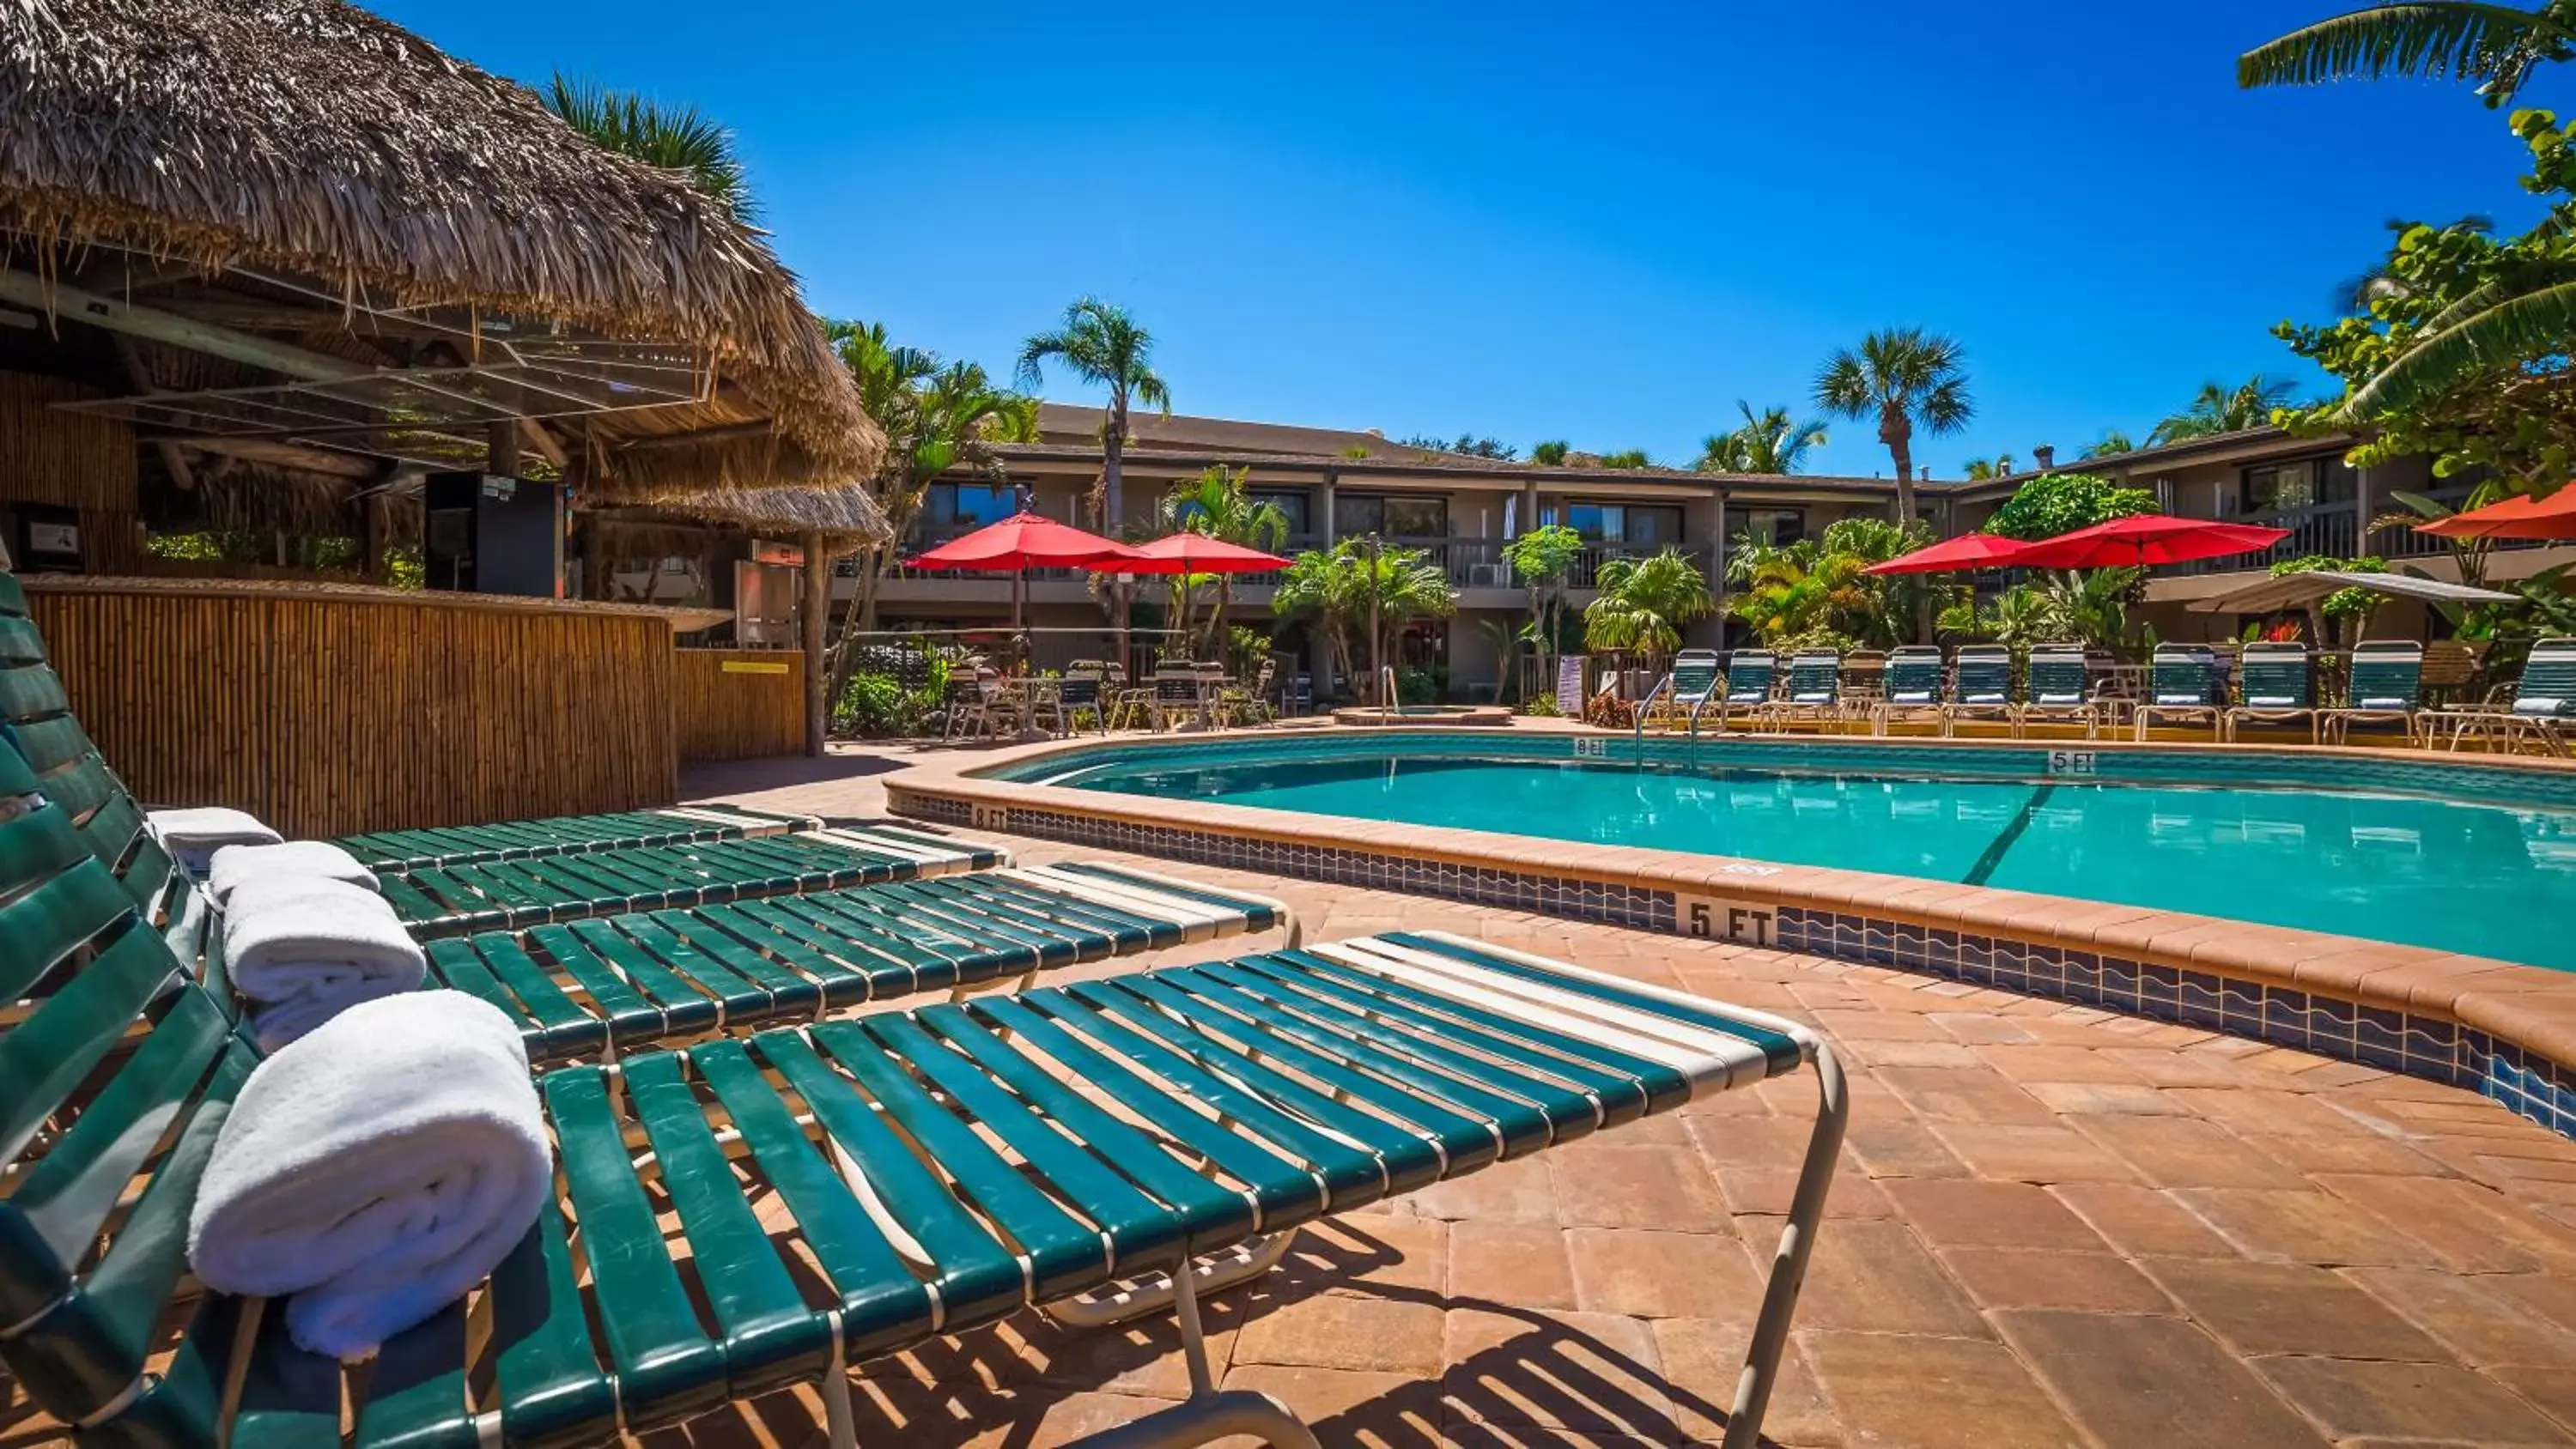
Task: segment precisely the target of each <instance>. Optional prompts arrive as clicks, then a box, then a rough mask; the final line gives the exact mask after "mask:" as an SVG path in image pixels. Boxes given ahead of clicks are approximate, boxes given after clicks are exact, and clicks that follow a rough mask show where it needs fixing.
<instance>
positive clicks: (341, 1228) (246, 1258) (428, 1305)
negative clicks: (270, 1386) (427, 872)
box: [188, 991, 554, 1359]
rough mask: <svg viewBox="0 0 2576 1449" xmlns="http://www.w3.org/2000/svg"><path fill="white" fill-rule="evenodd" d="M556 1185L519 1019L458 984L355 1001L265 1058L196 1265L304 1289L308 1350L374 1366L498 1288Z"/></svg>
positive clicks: (209, 1194)
mask: <svg viewBox="0 0 2576 1449" xmlns="http://www.w3.org/2000/svg"><path fill="white" fill-rule="evenodd" d="M553 1190H554V1167H553V1158H552V1155H551V1153H550V1152H549V1150H548V1148H547V1146H546V1124H545V1112H544V1110H543V1108H541V1107H540V1106H539V1105H538V1102H537V1092H536V1087H535V1085H534V1084H533V1083H532V1082H531V1081H530V1079H529V1076H528V1054H527V1051H526V1049H525V1048H524V1047H523V1046H521V1044H520V1041H519V1030H518V1028H517V1027H515V1026H512V1025H511V1024H510V1019H509V1018H508V1017H506V1016H504V1015H502V1014H501V1012H500V1011H499V1010H498V1009H496V1008H494V1007H492V1006H490V1005H489V1004H487V1003H485V1002H481V1001H478V1000H476V999H474V998H473V997H471V996H468V995H466V994H464V993H463V992H459V991H421V992H414V993H412V994H410V995H407V996H403V997H400V998H398V999H394V1000H387V1001H373V1002H368V1003H365V1004H363V1005H360V1006H356V1007H352V1008H351V1009H349V1010H348V1011H346V1012H344V1013H342V1014H341V1015H340V1016H339V1017H338V1018H336V1019H335V1020H333V1021H332V1022H330V1023H329V1024H328V1025H326V1026H324V1027H323V1028H321V1029H320V1030H318V1031H316V1032H314V1033H313V1034H312V1035H310V1036H308V1037H305V1038H304V1039H303V1040H302V1041H299V1042H296V1043H294V1044H293V1045H291V1046H288V1047H286V1048H284V1049H282V1050H280V1051H279V1052H278V1053H277V1054H276V1055H274V1056H271V1057H270V1058H268V1059H267V1060H266V1061H264V1062H262V1063H260V1065H259V1067H258V1069H257V1070H255V1071H253V1072H252V1073H251V1075H250V1080H249V1081H248V1082H246V1083H244V1084H243V1085H242V1089H241V1095H240V1096H239V1097H237V1098H235V1099H234V1102H233V1105H232V1110H231V1112H230V1113H229V1114H228V1115H226V1117H225V1118H224V1125H223V1130H222V1131H221V1132H219V1133H217V1134H216V1137H215V1150H214V1153H213V1155H212V1156H211V1157H210V1158H209V1159H208V1161H207V1163H206V1171H205V1176H204V1177H203V1178H202V1179H201V1180H200V1181H199V1182H198V1184H197V1201H196V1207H195V1210H194V1211H193V1212H192V1214H191V1215H190V1217H189V1220H188V1261H189V1263H190V1264H191V1265H192V1266H193V1267H194V1268H195V1269H196V1271H197V1276H198V1277H200V1278H202V1279H204V1280H205V1282H206V1284H207V1286H209V1287H211V1288H214V1289H216V1290H217V1291H219V1292H224V1293H235V1294H245V1295H250V1294H257V1295H264V1296H270V1297H276V1296H281V1295H292V1296H291V1297H289V1298H288V1300H287V1304H286V1328H287V1332H288V1334H289V1335H290V1336H291V1337H293V1338H294V1340H295V1342H296V1343H297V1345H298V1346H300V1347H302V1348H304V1349H305V1350H307V1351H309V1352H312V1353H320V1354H328V1355H330V1356H332V1357H334V1358H339V1359H360V1358H366V1357H368V1356H370V1355H372V1354H373V1353H374V1352H375V1351H376V1349H377V1348H378V1347H379V1346H380V1345H382V1344H383V1343H384V1341H385V1340H386V1339H388V1338H391V1337H392V1336H393V1335H395V1334H397V1333H400V1332H402V1331H403V1330H404V1329H406V1328H409V1327H411V1326H412V1325H414V1324H416V1323H419V1322H421V1321H423V1320H425V1319H427V1318H429V1317H430V1316H431V1315H433V1314H435V1313H437V1312H438V1311H439V1310H440V1309H442V1308H444V1307H446V1306H447V1305H448V1304H450V1303H453V1302H455V1301H456V1300H457V1299H458V1298H460V1297H462V1296H463V1295H464V1294H465V1293H466V1291H467V1290H469V1289H471V1288H472V1287H473V1286H474V1285H475V1284H477V1283H480V1282H482V1281H483V1280H484V1279H485V1278H487V1277H490V1276H491V1273H492V1270H493V1269H494V1268H496V1267H498V1266H500V1263H501V1260H502V1259H503V1258H505V1257H507V1256H508V1255H509V1252H510V1250H511V1248H513V1247H514V1246H516V1245H517V1244H518V1242H519V1240H520V1239H521V1238H522V1237H525V1236H526V1235H527V1231H528V1228H529V1226H530V1225H531V1224H533V1223H535V1222H536V1220H537V1214H538V1213H539V1212H540V1211H542V1210H543V1209H544V1207H545V1203H546V1200H547V1198H548V1197H549V1196H550V1195H551V1194H552V1192H553Z"/></svg>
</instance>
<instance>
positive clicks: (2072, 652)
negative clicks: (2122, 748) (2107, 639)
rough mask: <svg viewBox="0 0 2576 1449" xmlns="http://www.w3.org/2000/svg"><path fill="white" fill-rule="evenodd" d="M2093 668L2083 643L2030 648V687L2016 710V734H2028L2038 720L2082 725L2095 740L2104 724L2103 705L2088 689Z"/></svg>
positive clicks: (2014, 731)
mask: <svg viewBox="0 0 2576 1449" xmlns="http://www.w3.org/2000/svg"><path fill="white" fill-rule="evenodd" d="M2091 677H2092V668H2091V666H2090V665H2089V664H2088V663H2087V662H2086V661H2085V658H2084V647H2083V646H2082V645H2080V644H2039V645H2034V646H2033V647H2032V648H2031V651H2030V664H2029V668H2028V678H2029V684H2028V687H2027V688H2026V689H2025V690H2024V691H2023V696H2022V701H2021V706H2020V708H2019V709H2017V710H2015V711H2014V712H2013V733H2014V734H2015V735H2022V734H2026V733H2028V732H2029V730H2030V725H2031V722H2032V721H2034V720H2038V721H2043V722H2048V723H2061V724H2080V725H2082V726H2084V738H2086V739H2088V740H2089V739H2091V738H2093V737H2094V735H2095V734H2096V733H2098V732H2099V731H2100V730H2101V728H2102V724H2103V719H2102V708H2101V706H2100V705H2098V704H2096V703H2095V702H2094V700H2093V696H2092V692H2091V690H2090V689H2089V688H2088V685H2089V683H2090V680H2091Z"/></svg>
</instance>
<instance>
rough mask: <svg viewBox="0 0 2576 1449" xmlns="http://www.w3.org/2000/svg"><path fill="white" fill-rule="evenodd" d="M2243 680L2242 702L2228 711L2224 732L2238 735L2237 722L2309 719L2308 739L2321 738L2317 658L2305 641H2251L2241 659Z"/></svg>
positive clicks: (2224, 722)
mask: <svg viewBox="0 0 2576 1449" xmlns="http://www.w3.org/2000/svg"><path fill="white" fill-rule="evenodd" d="M2238 671H2239V675H2240V678H2241V679H2242V681H2243V682H2242V684H2241V686H2240V688H2239V689H2238V694H2239V695H2240V700H2239V702H2238V703H2237V704H2236V705H2235V706H2234V707H2233V708H2231V709H2229V710H2228V711H2227V714H2226V715H2225V717H2224V720H2223V722H2222V724H2221V726H2220V732H2221V733H2222V734H2223V735H2224V736H2225V737H2226V738H2227V739H2230V740H2232V739H2234V738H2236V729H2237V726H2238V725H2240V724H2242V723H2245V722H2247V721H2251V722H2252V723H2255V724H2295V723H2298V722H2300V721H2303V720H2304V721H2305V722H2306V723H2307V726H2308V743H2310V744H2315V743H2316V742H2317V731H2318V729H2319V721H2318V719H2317V695H2316V660H2315V657H2314V656H2313V655H2311V654H2309V653H2308V646H2306V645H2305V644H2248V645H2246V646H2245V653H2244V655H2243V656H2242V658H2241V659H2240V660H2239V661H2238Z"/></svg>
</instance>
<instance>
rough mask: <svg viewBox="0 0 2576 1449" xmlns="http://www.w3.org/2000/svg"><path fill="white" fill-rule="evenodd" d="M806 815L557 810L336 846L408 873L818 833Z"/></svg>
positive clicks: (371, 863) (375, 835)
mask: <svg viewBox="0 0 2576 1449" xmlns="http://www.w3.org/2000/svg"><path fill="white" fill-rule="evenodd" d="M822 826H823V822H822V821H821V820H819V819H817V818H815V817H814V816H811V815H779V814H773V813H771V812H769V811H766V810H751V809H746V808H744V807H743V806H740V805H673V806H670V807H668V808H667V809H660V810H626V811H615V812H610V813H607V814H601V815H555V816H549V817H547V818H545V819H542V820H508V821H500V822H496V823H494V824H490V825H450V826H440V827H437V828H434V829H425V830H378V831H370V832H368V833H366V834H364V835H344V836H341V837H340V838H339V840H337V841H335V842H334V843H335V844H337V845H338V846H339V847H340V848H341V849H343V850H345V851H347V852H349V853H350V854H351V855H353V856H356V857H357V858H358V859H359V861H361V862H362V863H364V864H365V865H366V866H367V868H368V869H370V870H380V871H382V870H410V869H415V868H419V867H423V866H442V865H464V864H467V863H470V862H473V861H483V860H518V859H522V858H524V857H528V856H540V855H576V854H580V853H583V852H586V851H593V850H631V849H636V848H639V847H645V846H664V845H697V844H702V843H704V842H707V841H712V840H750V839H756V838H759V837H762V836H770V835H785V834H787V833H788V832H790V831H796V830H819V829H821V828H822Z"/></svg>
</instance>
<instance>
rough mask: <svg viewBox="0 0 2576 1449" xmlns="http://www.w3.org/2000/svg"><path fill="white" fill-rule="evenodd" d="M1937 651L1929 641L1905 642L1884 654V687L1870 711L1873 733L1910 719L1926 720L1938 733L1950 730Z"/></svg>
mask: <svg viewBox="0 0 2576 1449" xmlns="http://www.w3.org/2000/svg"><path fill="white" fill-rule="evenodd" d="M1941 674H1942V669H1941V650H1940V648H1939V646H1937V645H1932V644H1907V645H1903V646H1901V647H1899V648H1898V649H1897V650H1896V651H1895V652H1894V653H1892V654H1890V655H1888V656H1887V672H1886V674H1885V675H1884V676H1883V678H1884V680H1885V683H1886V687H1885V688H1884V689H1882V690H1881V691H1880V693H1879V698H1878V702H1877V703H1876V704H1875V705H1874V706H1872V708H1871V710H1870V726H1871V729H1872V731H1873V732H1874V733H1877V734H1882V735H1883V734H1886V733H1887V731H1888V726H1890V725H1894V724H1902V723H1905V722H1907V721H1910V720H1924V721H1928V722H1929V723H1930V724H1931V725H1932V727H1933V728H1934V729H1935V730H1937V731H1939V732H1940V733H1941V734H1944V735H1947V734H1948V733H1950V700H1949V693H1948V691H1947V690H1945V689H1943V688H1942V687H1941Z"/></svg>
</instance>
